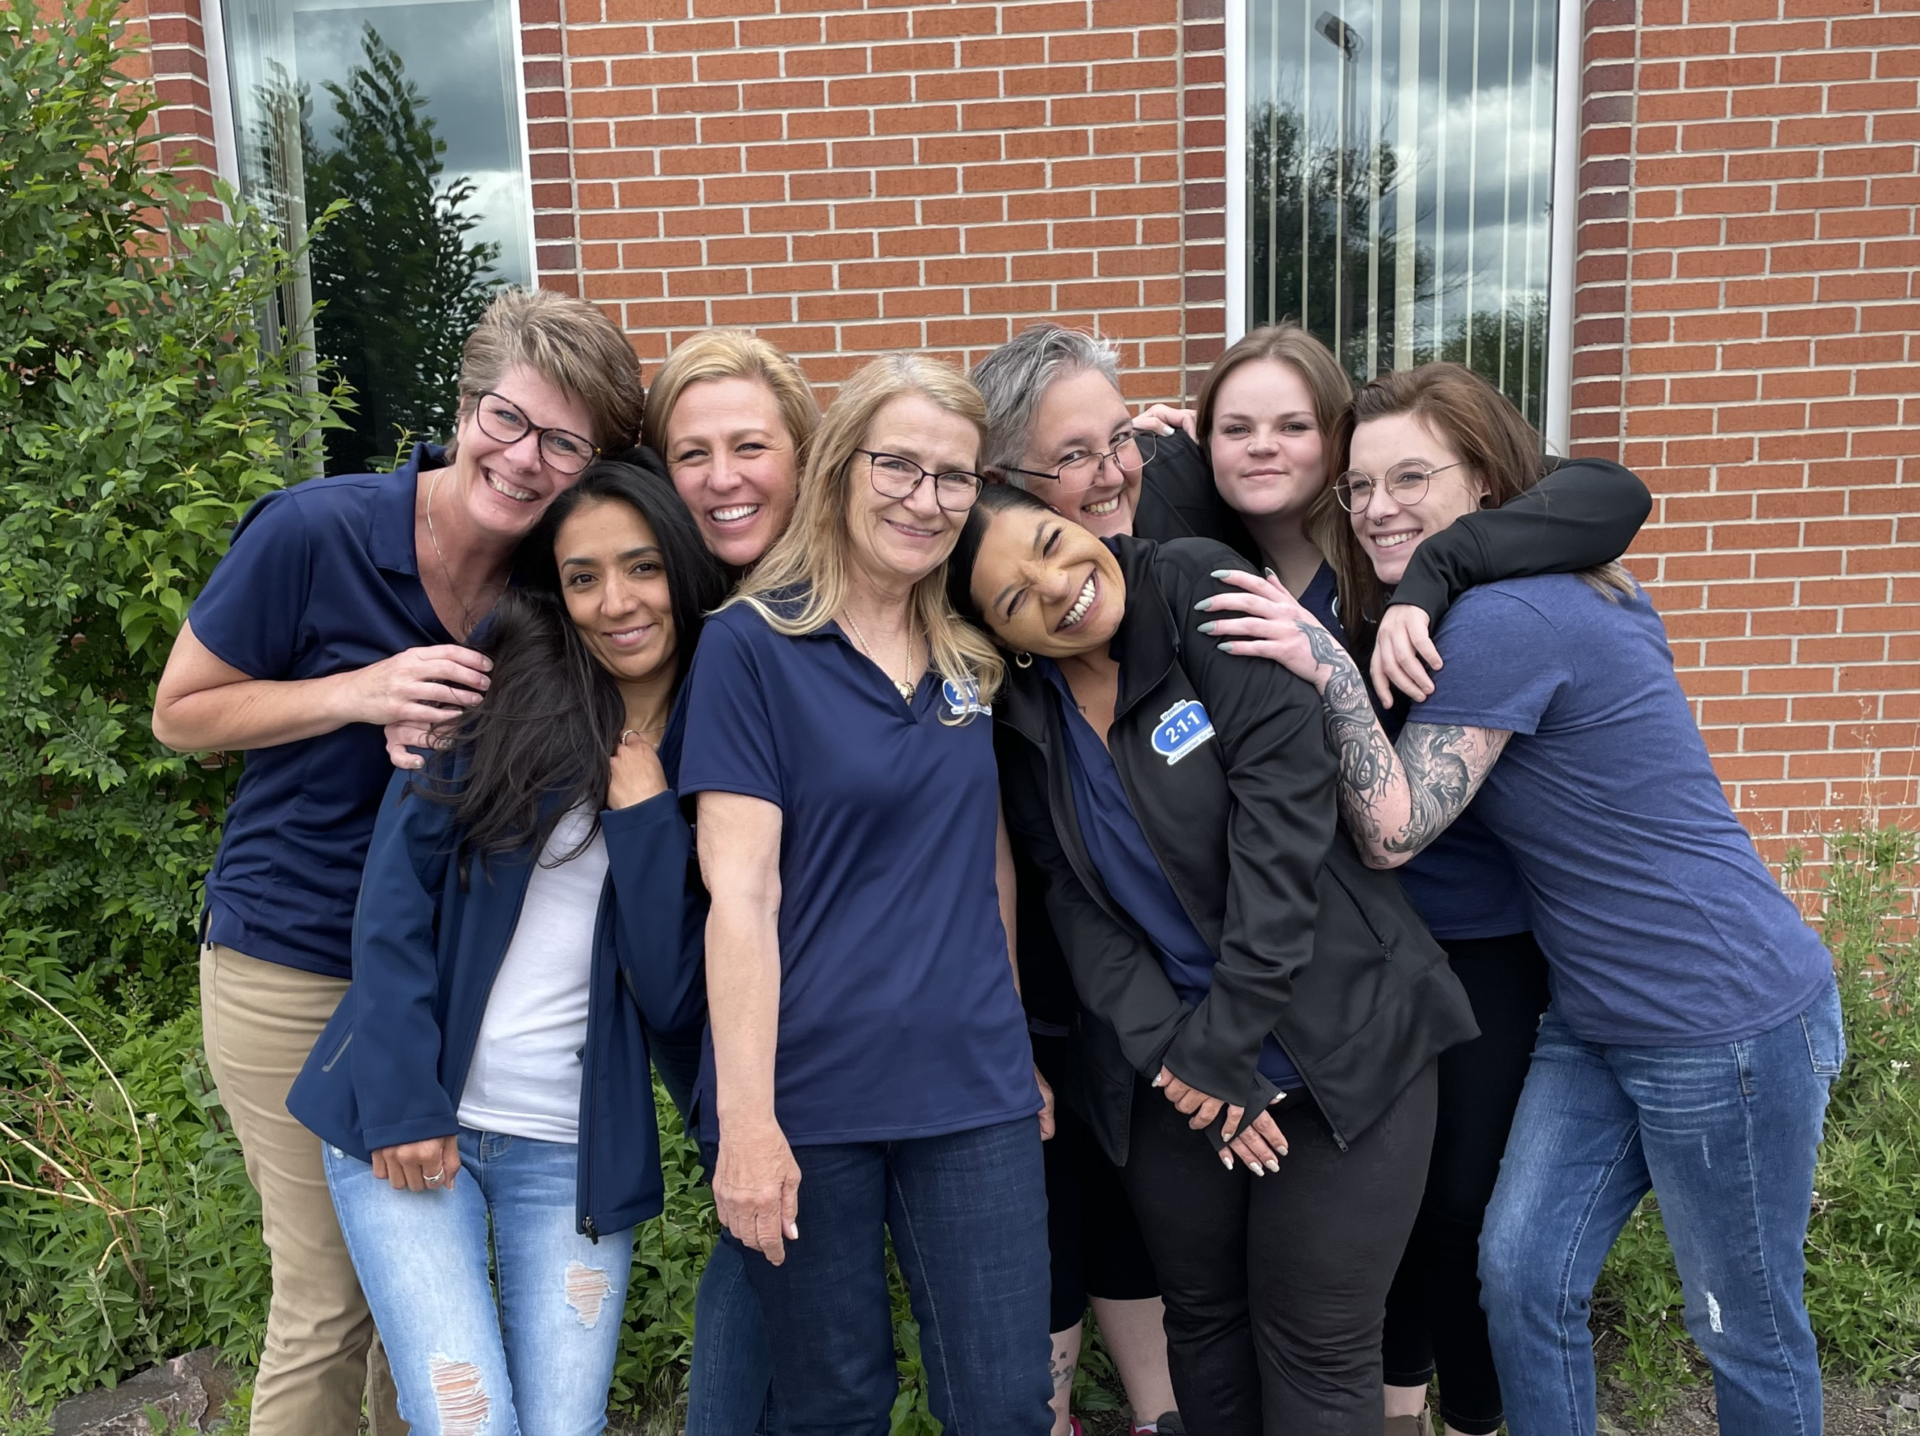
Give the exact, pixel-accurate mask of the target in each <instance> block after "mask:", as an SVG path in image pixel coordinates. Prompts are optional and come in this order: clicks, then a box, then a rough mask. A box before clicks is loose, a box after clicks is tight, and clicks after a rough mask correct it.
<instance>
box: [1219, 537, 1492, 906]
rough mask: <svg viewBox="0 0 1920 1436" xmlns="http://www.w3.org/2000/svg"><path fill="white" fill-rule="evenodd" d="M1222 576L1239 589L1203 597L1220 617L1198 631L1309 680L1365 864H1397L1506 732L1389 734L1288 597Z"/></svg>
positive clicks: (1448, 727)
mask: <svg viewBox="0 0 1920 1436" xmlns="http://www.w3.org/2000/svg"><path fill="white" fill-rule="evenodd" d="M1221 577H1222V578H1223V579H1224V580H1225V581H1226V582H1228V583H1231V584H1232V585H1234V587H1236V588H1239V589H1241V590H1243V592H1241V593H1237V594H1221V595H1219V596H1217V597H1215V598H1213V599H1212V600H1210V601H1209V604H1208V607H1209V611H1212V612H1221V613H1225V612H1229V611H1232V612H1235V613H1236V614H1244V615H1245V617H1234V618H1228V619H1221V620H1217V621H1215V622H1212V623H1209V624H1208V625H1206V627H1205V629H1204V630H1203V631H1206V632H1210V633H1212V634H1213V635H1214V636H1215V637H1219V638H1224V639H1226V640H1227V641H1226V642H1225V643H1222V644H1221V648H1222V649H1223V650H1225V651H1227V652H1229V653H1232V654H1235V655H1236V656H1241V657H1248V658H1271V659H1273V660H1274V661H1275V662H1276V663H1280V664H1282V665H1283V666H1285V667H1286V668H1287V669H1288V670H1289V671H1291V672H1292V673H1294V674H1296V675H1298V676H1299V677H1301V678H1304V679H1306V680H1307V682H1309V683H1311V684H1312V685H1313V686H1314V688H1315V689H1316V690H1317V691H1318V692H1319V694H1320V705H1321V707H1322V708H1324V709H1325V710H1326V721H1327V738H1328V740H1329V741H1330V742H1331V743H1332V744H1333V751H1334V757H1335V760H1336V761H1337V762H1338V764H1339V771H1340V811H1341V814H1342V816H1343V817H1345V819H1346V822H1347V831H1348V832H1349V833H1351V834H1352V835H1353V841H1354V846H1355V847H1357V848H1359V849H1360V856H1361V857H1362V858H1363V859H1364V860H1365V861H1366V863H1367V865H1368V866H1369V867H1375V868H1397V867H1399V866H1400V865H1401V864H1403V863H1405V862H1406V861H1407V859H1408V858H1411V857H1412V856H1413V855H1414V854H1415V853H1417V852H1419V851H1420V850H1421V849H1422V848H1424V847H1426V846H1427V845H1428V844H1429V843H1431V842H1432V841H1433V840H1434V839H1435V838H1437V837H1439V836H1440V834H1441V833H1443V832H1445V831H1446V830H1447V826H1448V824H1450V823H1452V822H1453V820H1454V819H1455V818H1457V817H1459V816H1460V814H1462V813H1463V812H1465V811H1466V808H1467V804H1468V803H1470V802H1472V801H1473V795H1474V794H1475V793H1477V792H1479V791H1480V785H1481V784H1482V783H1484V782H1485V781H1486V778H1487V774H1488V773H1490V772H1492V771H1493V765H1494V762H1495V760H1496V759H1498V758H1499V756H1500V754H1501V751H1502V750H1503V749H1504V748H1505V747H1506V746H1507V739H1508V738H1510V737H1512V736H1513V735H1512V734H1511V733H1508V732H1506V731H1504V730H1502V729H1498V728H1465V727H1461V726H1460V725H1458V724H1452V723H1409V724H1407V726H1406V727H1405V728H1404V729H1403V730H1401V733H1400V742H1399V744H1398V745H1397V746H1396V745H1395V744H1393V743H1389V742H1388V741H1387V735H1386V733H1385V731H1384V730H1382V728H1381V727H1380V720H1379V718H1378V717H1377V716H1375V714H1374V711H1373V705H1372V704H1371V703H1369V702H1368V701H1367V680H1366V679H1365V677H1363V676H1362V674H1361V672H1360V670H1359V668H1358V667H1357V666H1355V664H1354V661H1353V659H1352V658H1351V657H1350V656H1349V655H1348V653H1347V650H1346V649H1344V648H1342V647H1341V646H1340V645H1339V643H1338V642H1337V641H1336V640H1335V639H1334V637H1333V635H1332V634H1331V633H1328V632H1327V630H1326V629H1324V628H1322V627H1321V626H1320V622H1319V620H1318V619H1316V618H1315V617H1314V616H1313V615H1312V614H1311V613H1309V612H1307V610H1306V609H1304V608H1302V607H1301V606H1300V604H1299V603H1298V601H1296V600H1295V598H1294V597H1293V595H1292V594H1290V593H1288V592H1287V591H1286V589H1284V588H1282V587H1281V586H1280V585H1279V584H1277V583H1275V582H1273V581H1272V580H1271V579H1266V578H1260V577H1257V576H1255V575H1253V574H1248V573H1229V574H1223V575H1221Z"/></svg>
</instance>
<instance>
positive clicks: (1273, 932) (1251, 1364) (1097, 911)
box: [948, 487, 1475, 1436]
mask: <svg viewBox="0 0 1920 1436" xmlns="http://www.w3.org/2000/svg"><path fill="white" fill-rule="evenodd" d="M1238 566H1240V560H1238V559H1237V558H1236V557H1235V556H1234V555H1233V554H1232V552H1231V551H1230V550H1228V549H1226V548H1224V547H1223V546H1221V545H1219V544H1216V543H1212V542H1209V541H1206V540H1200V539H1180V540H1175V541H1172V542H1169V543H1164V544H1154V543H1151V542H1148V541H1146V540H1140V539H1132V538H1127V537H1116V538H1109V539H1107V540H1105V541H1104V542H1103V541H1102V540H1101V539H1099V538H1097V537H1095V536H1094V535H1093V534H1091V533H1089V532H1088V531H1087V530H1086V529H1084V528H1082V527H1080V526H1079V525H1078V524H1076V523H1073V522H1071V521H1069V520H1067V519H1065V518H1063V517H1062V516H1061V515H1060V514H1059V513H1058V512H1056V511H1055V510H1054V509H1052V508H1051V507H1049V506H1048V505H1047V504H1045V503H1044V502H1042V501H1041V500H1039V499H1038V498H1036V497H1034V496H1033V495H1031V494H1027V493H1025V492H1023V491H1021V490H1018V489H1013V488H1008V487H994V488H990V489H988V490H987V491H986V492H985V493H984V494H983V495H982V496H981V499H980V501H979V503H978V504H977V505H976V507H975V511H974V512H973V513H972V514H971V515H969V518H968V521H967V524H966V527H965V529H964V530H963V532H962V535H961V540H960V543H959V545H958V546H957V547H956V549H955V551H954V556H953V558H952V560H951V562H950V564H949V567H948V591H949V594H950V597H951V599H952V601H953V603H954V604H955V606H956V607H959V608H962V609H963V611H967V612H969V613H971V614H972V615H974V616H975V617H976V618H977V619H978V621H980V622H981V623H982V624H983V625H984V626H985V627H986V628H988V629H989V630H990V631H991V633H992V634H993V636H994V638H995V640H996V641H997V642H998V643H999V644H1000V646H1001V647H1002V648H1003V649H1005V650H1008V651H1009V652H1010V654H1011V660H1010V662H1009V665H1008V678H1007V683H1006V687H1005V690H1004V692H1003V693H1002V694H1001V695H1000V696H999V697H998V698H997V699H996V700H995V706H994V726H995V741H996V747H997V749H998V753H999V760H1000V779H1001V798H1002V803H1003V805H1004V807H1005V812H1006V820H1007V826H1008V828H1009V830H1010V831H1011V833H1012V834H1013V835H1014V836H1015V837H1016V838H1018V839H1019V840H1021V841H1022V842H1023V843H1024V845H1025V847H1026V849H1027V851H1028V853H1029V854H1030V855H1031V856H1032V858H1033V860H1034V862H1035V864H1036V865H1037V866H1038V867H1039V869H1040V870H1041V872H1042V873H1043V874H1044V875H1045V879H1046V885H1047V886H1046V902H1047V908H1048V912H1049V915H1050V917H1051V919H1052V927H1053V930H1054V932H1055V933H1056V934H1057V935H1058V937H1059V940H1060V946H1061V948H1062V950H1063V952H1064V953H1065V956H1066V961H1067V965H1068V967H1069V969H1070V970H1071V972H1072V974H1073V982H1074V986H1075V988H1076V989H1077V991H1078V994H1079V1000H1080V1002H1081V1004H1082V1005H1084V1007H1085V1008H1086V1009H1087V1011H1088V1012H1089V1013H1090V1014H1091V1015H1092V1017H1093V1018H1095V1019H1098V1020H1097V1022H1090V1023H1087V1024H1084V1025H1083V1027H1082V1030H1081V1037H1082V1045H1083V1047H1084V1048H1085V1052H1084V1057H1083V1061H1084V1066H1085V1068H1086V1075H1085V1085H1086V1088H1087V1090H1088V1095H1089V1097H1090V1099H1091V1102H1090V1110H1089V1120H1090V1123H1091V1125H1092V1126H1093V1128H1094V1130H1095V1132H1096V1134H1097V1135H1098V1137H1099V1139H1100V1141H1101V1144H1102V1146H1103V1147H1104V1149H1105V1151H1106V1153H1107V1156H1108V1157H1109V1158H1110V1159H1111V1160H1112V1161H1113V1162H1114V1163H1115V1164H1116V1165H1118V1166H1119V1167H1120V1168H1121V1174H1122V1180H1123V1181H1124V1182H1125V1184H1126V1188H1127V1193H1128V1196H1129V1197H1130V1199H1131V1200H1132V1203H1133V1206H1134V1209H1135V1210H1136V1211H1137V1212H1138V1213H1139V1214H1140V1219H1141V1230H1142V1232H1143V1233H1144V1235H1145V1237H1146V1242H1147V1247H1148V1249H1149V1251H1150V1252H1151V1253H1152V1256H1153V1262H1154V1266H1155V1268H1156V1270H1157V1272H1158V1274H1159V1279H1160V1286H1161V1292H1162V1296H1163V1299H1164V1301H1165V1303H1166V1332H1167V1341H1168V1345H1169V1348H1170V1354H1171V1358H1172V1374H1173V1387H1174V1393H1175V1395H1176V1396H1177V1397H1178V1398H1179V1410H1180V1416H1181V1419H1182V1421H1183V1422H1184V1423H1185V1424H1186V1426H1187V1427H1189V1428H1190V1429H1192V1430H1195V1431H1208V1432H1258V1431H1265V1432H1269V1433H1272V1436H1295V1433H1311V1432H1327V1433H1333V1432H1340V1433H1347V1432H1356V1431H1365V1430H1373V1431H1377V1430H1379V1429H1380V1425H1381V1421H1382V1414H1381V1407H1380V1327H1381V1320H1382V1310H1383V1307H1384V1303H1385V1300H1386V1294H1387V1289H1388V1286H1389V1284H1390V1283H1391V1281H1392V1279H1393V1274H1394V1270H1395V1267H1396V1266H1397V1265H1398V1263H1399V1260H1400V1253H1401V1251H1402V1249H1403V1248H1404V1247H1405V1244H1406V1239H1407V1233H1408V1231H1409V1230H1410V1229H1411V1227H1412V1225H1413V1221H1414V1215H1415V1213H1416V1212H1417V1210H1418V1208H1419V1205H1420V1188H1419V1184H1418V1182H1414V1181H1409V1180H1407V1173H1409V1172H1417V1171H1421V1170H1424V1168H1425V1166H1426V1162H1427V1153H1428V1148H1429V1146H1430V1144H1431V1142H1432V1138H1433V1125H1434V1093H1435V1074H1434V1065H1435V1059H1436V1058H1437V1057H1438V1056H1439V1054H1440V1053H1441V1052H1443V1051H1445V1050H1446V1049H1447V1048H1449V1047H1451V1046H1453V1045H1454V1044H1456V1043H1459V1042H1463V1041H1466V1040H1467V1039H1469V1038H1471V1037H1472V1036H1473V1035H1474V1030H1475V1029H1474V1023H1473V1017H1472V1013H1471V1010H1470V1009H1469V1007H1468V1005H1467V999H1466V995H1465V993H1464V992H1462V990H1461V988H1460V984H1459V982H1458V981H1457V980H1456V979H1455V978H1454V976H1453V974H1452V973H1451V972H1450V971H1449V970H1448V968H1447V963H1446V958H1445V956H1444V954H1443V953H1442V952H1441V951H1440V948H1439V947H1438V946H1437V945H1436V944H1435V942H1434V941H1433V939H1432V938H1431V937H1430V936H1429V935H1428V933H1427V930H1426V928H1425V927H1424V926H1423V925H1422V924H1421V922H1420V920H1419V918H1418V917H1417V916H1416V915H1415V914H1414V911H1413V909H1412V907H1411V905H1410V904H1409V903H1408V901H1407V899H1406V897H1405V895H1404V894H1403V893H1402V892H1401V891H1400V888H1399V885H1398V884H1397V883H1395V882H1393V881H1391V880H1390V879H1388V878H1386V877H1385V876H1384V875H1382V874H1376V873H1371V872H1369V871H1368V870H1367V869H1366V868H1365V867H1364V866H1363V865H1362V864H1361V862H1360V860H1359V858H1358V856H1357V855H1356V854H1355V853H1354V852H1353V850H1352V847H1351V845H1350V844H1349V843H1348V842H1347V841H1346V840H1345V839H1344V838H1343V837H1341V836H1340V835H1339V833H1338V822H1339V813H1338V807H1337V804H1336V799H1335V777H1334V763H1333V755H1332V753H1331V752H1330V751H1329V749H1328V746H1327V743H1326V739H1325V737H1324V734H1323V727H1322V723H1321V719H1320V714H1319V712H1318V711H1317V705H1316V704H1315V703H1314V696H1313V693H1312V691H1311V690H1310V689H1308V688H1307V687H1306V686H1305V685H1303V684H1300V683H1297V682H1295V681H1293V680H1292V679H1291V678H1290V677H1288V676H1287V675H1285V674H1282V673H1279V672H1277V671H1275V670H1274V669H1273V668H1272V666H1271V665H1258V666H1256V665H1242V666H1241V667H1239V668H1237V669H1236V668H1235V667H1234V666H1233V664H1234V660H1233V659H1231V658H1229V657H1225V656H1222V655H1220V654H1219V653H1218V652H1217V651H1216V650H1215V648H1214V646H1213V645H1212V644H1210V643H1208V642H1206V641H1205V639H1204V638H1203V637H1202V636H1200V632H1199V627H1198V625H1199V623H1200V621H1201V620H1202V619H1203V618H1204V614H1202V613H1200V612H1198V611H1196V610H1197V608H1200V607H1204V604H1205V601H1206V600H1207V599H1208V598H1209V597H1211V596H1213V595H1215V594H1218V593H1220V592H1222V591H1224V589H1225V585H1223V584H1222V583H1221V582H1220V581H1219V579H1218V577H1217V576H1216V571H1218V570H1221V569H1224V568H1229V567H1238ZM1275 1104H1277V1105H1275Z"/></svg>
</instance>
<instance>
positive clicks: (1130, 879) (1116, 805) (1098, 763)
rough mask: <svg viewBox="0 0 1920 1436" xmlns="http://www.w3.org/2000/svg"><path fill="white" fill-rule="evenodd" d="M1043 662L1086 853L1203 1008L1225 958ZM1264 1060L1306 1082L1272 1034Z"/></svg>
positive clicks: (1173, 979)
mask: <svg viewBox="0 0 1920 1436" xmlns="http://www.w3.org/2000/svg"><path fill="white" fill-rule="evenodd" d="M1040 664H1041V668H1042V671H1043V672H1045V673H1046V675H1047V678H1048V681H1050V682H1051V683H1052V684H1053V686H1054V690H1055V692H1056V693H1058V694H1059V698H1060V716H1061V720H1062V722H1063V724H1064V726H1065V728H1066V730H1067V773H1068V776H1069V777H1070V778H1071V780H1072V782H1073V807H1074V813H1075V815H1076V816H1077V817H1078V818H1079V820H1080V839H1081V841H1082V842H1084V843H1085V844H1086V845H1087V856H1088V857H1089V858H1091V859H1092V860H1093V865H1094V867H1095V868H1096V869H1098V870H1099V873H1100V880H1101V882H1103V883H1105V884H1106V888H1107V892H1108V893H1109V895H1111V896H1112V898H1113V900H1114V901H1115V902H1117V903H1119V904H1120V906H1121V907H1123V908H1125V909H1126V910H1127V914H1128V915H1129V916H1130V917H1132V919H1133V920H1134V921H1135V922H1137V923H1139V924H1140V926H1141V928H1142V930H1143V931H1145V933H1146V934H1147V940H1148V941H1149V942H1151V943H1152V944H1153V946H1154V951H1155V952H1156V953H1157V954H1158V955H1159V958H1160V966H1161V968H1162V969H1163V970H1164V971H1165V972H1166V974H1167V981H1168V982H1170V983H1172V984H1173V990H1174V991H1175V992H1176V993H1178V994H1179V996H1180V1000H1181V1001H1182V1002H1184V1003H1186V1004H1187V1005H1188V1006H1189V1007H1198V1006H1199V1005H1200V999H1201V998H1203V997H1205V996H1206V995H1207V993H1208V992H1210V991H1211V990H1212V989H1213V965H1214V964H1215V963H1216V962H1218V961H1219V960H1220V959H1219V956H1218V955H1217V954H1216V953H1215V952H1214V950H1213V949H1212V948H1210V947H1208V946H1207V940H1206V939H1205V938H1203V937H1202V936H1200V932H1199V929H1197V928H1195V927H1194V925H1193V919H1191V918H1189V917H1188V916H1187V910H1186V909H1185V908H1184V907H1182V906H1180V897H1179V894H1177V893H1176V892H1174V890H1173V884H1172V883H1170V882H1168V881H1167V874H1166V870H1165V869H1164V868H1162V867H1161V866H1160V860H1159V859H1158V858H1156V857H1155V856H1154V855H1153V848H1152V847H1151V846H1150V845H1149V844H1148V842H1147V835H1146V833H1145V832H1144V831H1142V829H1141V827H1140V820H1139V819H1138V818H1137V817H1135V816H1134V812H1133V804H1132V802H1131V801H1130V800H1129V799H1128V797H1127V789H1126V785H1125V784H1123V783H1122V782H1121V781H1120V770H1119V769H1117V768H1115V767H1114V766H1113V755H1112V754H1111V753H1109V752H1108V751H1107V745H1106V744H1105V743H1102V742H1101V741H1100V735H1099V734H1098V733H1096V732H1094V731H1093V725H1092V724H1091V723H1089V722H1087V720H1086V719H1085V718H1084V717H1083V716H1081V713H1080V705H1079V704H1078V703H1076V702H1075V701H1074V697H1073V689H1072V688H1071V687H1070V686H1069V685H1068V683H1067V677H1066V675H1065V674H1064V673H1062V672H1061V671H1060V667H1059V665H1058V664H1056V663H1055V662H1054V661H1053V660H1052V659H1051V658H1042V659H1041V660H1040ZM1259 1066H1260V1075H1261V1076H1262V1077H1265V1078H1266V1079H1267V1080H1268V1081H1269V1082H1271V1083H1273V1085H1274V1086H1276V1087H1279V1088H1281V1089H1282V1090H1283V1091H1285V1090H1291V1089H1293V1088H1297V1087H1300V1086H1302V1085H1304V1084H1303V1083H1302V1082H1301V1079H1300V1071H1299V1069H1298V1068H1297V1067H1295V1066H1294V1065H1293V1063H1292V1061H1291V1060H1290V1059H1289V1058H1288V1057H1287V1054H1286V1052H1285V1051H1284V1050H1283V1049H1282V1048H1281V1046H1280V1043H1279V1041H1278V1040H1277V1039H1276V1038H1275V1037H1274V1035H1273V1034H1272V1033H1271V1032H1269V1033H1268V1034H1267V1040H1266V1042H1265V1043H1263V1044H1262V1045H1261V1048H1260V1063H1259Z"/></svg>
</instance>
